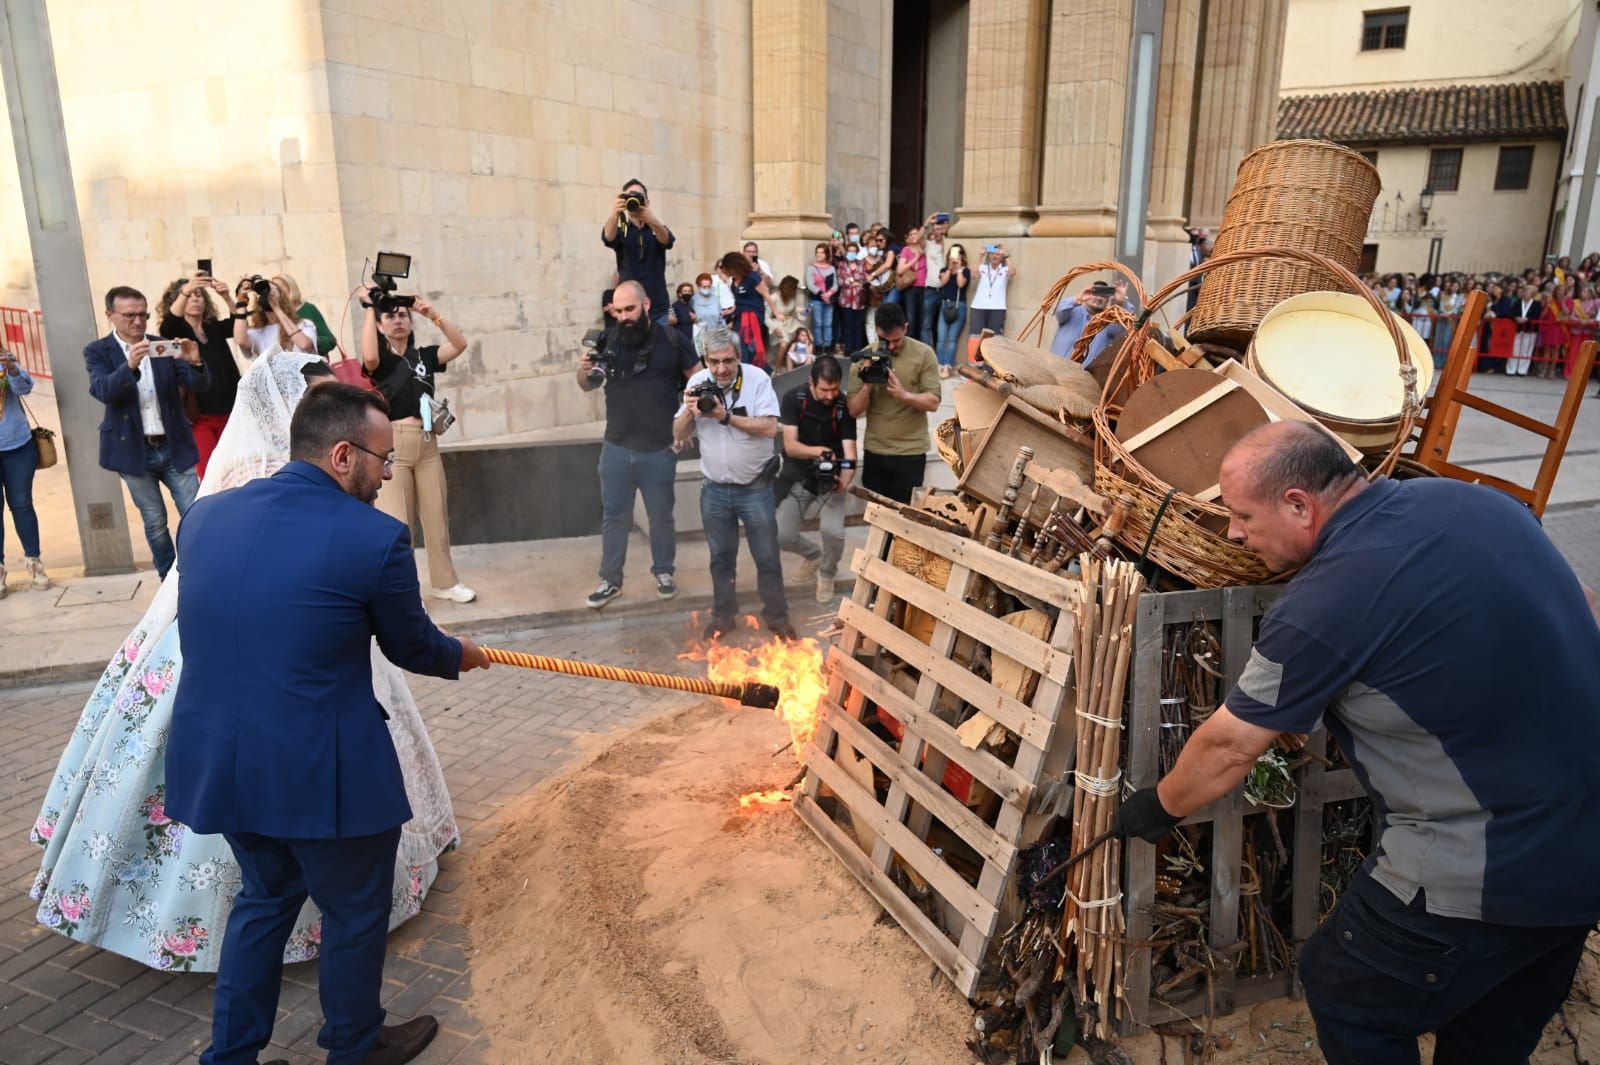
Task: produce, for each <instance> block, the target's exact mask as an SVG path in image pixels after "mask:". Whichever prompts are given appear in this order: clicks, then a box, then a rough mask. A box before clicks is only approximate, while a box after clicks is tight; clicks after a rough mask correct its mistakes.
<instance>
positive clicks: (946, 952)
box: [794, 795, 978, 997]
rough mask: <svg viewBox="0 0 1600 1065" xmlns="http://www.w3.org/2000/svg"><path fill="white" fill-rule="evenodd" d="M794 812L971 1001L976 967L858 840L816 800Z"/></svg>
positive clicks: (798, 802) (802, 802) (801, 802)
mask: <svg viewBox="0 0 1600 1065" xmlns="http://www.w3.org/2000/svg"><path fill="white" fill-rule="evenodd" d="M794 812H795V813H796V814H798V815H799V817H800V820H802V821H804V822H805V823H806V826H807V827H809V828H810V829H811V831H813V832H815V833H816V834H817V838H818V839H820V840H822V842H823V844H824V845H825V846H827V848H828V849H829V850H831V851H833V853H834V854H835V855H836V856H837V857H838V859H839V861H840V862H842V863H843V864H844V867H845V868H846V869H848V870H849V871H850V873H851V875H852V876H854V877H855V878H856V879H857V880H859V881H860V882H861V886H862V887H864V888H866V889H867V891H868V892H869V893H870V894H871V895H872V897H873V898H875V899H877V900H878V905H880V906H882V907H883V908H884V909H885V910H887V911H888V912H889V915H890V916H891V917H893V918H894V919H895V921H896V922H898V923H899V925H900V927H901V928H903V929H904V930H905V932H906V934H907V935H908V936H910V937H911V939H912V940H913V941H914V942H915V943H916V944H917V946H919V947H921V948H922V950H923V953H925V954H927V955H928V957H930V958H932V959H933V963H934V964H935V965H937V966H938V967H939V969H940V971H941V972H943V973H944V974H945V976H947V977H949V978H950V982H951V983H953V984H955V985H956V990H958V991H960V992H961V993H962V994H963V995H966V996H968V997H970V996H971V995H972V993H973V992H974V991H976V990H977V988H978V969H977V966H975V965H973V964H972V963H971V962H970V961H968V960H967V959H966V958H963V957H962V956H961V954H960V952H959V951H957V950H956V946H955V944H954V943H952V942H951V941H950V939H949V937H948V936H946V935H945V934H944V932H943V931H942V930H940V928H939V927H938V926H937V925H935V924H934V923H933V921H932V920H930V919H929V917H928V915H927V914H925V913H923V912H922V911H921V910H919V909H918V908H917V907H916V904H915V903H913V902H912V901H911V900H910V899H908V898H906V896H905V893H904V892H902V891H901V890H900V888H899V886H898V885H897V884H895V882H894V881H893V880H892V879H891V878H890V877H889V875H888V874H887V873H884V872H882V871H881V870H878V869H876V868H874V867H873V866H872V864H871V863H870V862H869V861H867V856H866V855H865V854H863V853H862V852H861V848H860V847H858V846H856V842H855V840H854V839H852V838H851V837H849V836H847V835H845V833H844V830H843V829H841V828H840V827H839V826H838V825H836V824H834V822H833V820H832V819H831V818H829V817H828V815H827V814H825V813H823V812H822V810H821V808H820V807H818V806H817V804H816V803H815V801H814V800H812V799H811V798H810V797H809V796H806V795H801V796H798V797H797V798H796V799H795V801H794Z"/></svg>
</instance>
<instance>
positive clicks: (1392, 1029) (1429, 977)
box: [224, 873, 1589, 1065]
mask: <svg viewBox="0 0 1600 1065" xmlns="http://www.w3.org/2000/svg"><path fill="white" fill-rule="evenodd" d="M1425 903H1426V898H1425V895H1424V894H1423V893H1422V892H1420V891H1419V892H1418V893H1417V896H1416V898H1415V899H1413V900H1412V902H1411V903H1410V905H1407V904H1406V903H1404V902H1401V901H1400V900H1399V899H1397V898H1395V897H1394V895H1393V894H1391V893H1390V892H1389V890H1388V889H1387V888H1385V887H1384V886H1383V885H1381V884H1379V883H1378V882H1377V881H1375V880H1373V879H1372V877H1371V876H1370V875H1368V874H1366V873H1361V874H1360V875H1358V876H1357V877H1356V878H1355V881H1354V882H1353V883H1352V884H1351V885H1350V888H1349V889H1348V890H1347V891H1346V892H1345V893H1344V896H1343V897H1342V898H1340V899H1339V905H1338V906H1337V907H1335V908H1334V911H1333V915H1332V916H1330V917H1329V918H1328V919H1327V920H1326V921H1324V922H1323V923H1322V926H1321V927H1320V928H1318V929H1317V930H1316V932H1314V933H1313V934H1312V936H1311V938H1310V939H1308V940H1306V945H1305V946H1304V947H1303V948H1302V949H1301V952H1300V976H1301V979H1302V981H1303V982H1304V983H1305V991H1306V1005H1307V1006H1308V1007H1309V1008H1310V1010H1311V1019H1312V1020H1313V1021H1315V1022H1316V1026H1317V1038H1318V1041H1319V1042H1320V1043H1321V1049H1322V1053H1323V1056H1324V1057H1325V1058H1326V1059H1327V1061H1328V1062H1329V1065H1417V1062H1418V1053H1417V1037H1418V1036H1420V1035H1422V1034H1424V1033H1425V1032H1434V1033H1436V1039H1437V1041H1436V1043H1435V1049H1434V1052H1433V1060H1434V1062H1435V1065H1469V1063H1470V1065H1512V1063H1518V1065H1523V1063H1526V1062H1527V1060H1528V1055H1529V1054H1530V1053H1532V1052H1533V1049H1534V1047H1535V1046H1537V1045H1538V1043H1539V1036H1540V1033H1541V1032H1543V1031H1544V1026H1545V1024H1546V1023H1547V1022H1548V1021H1549V1020H1550V1018H1551V1017H1553V1016H1555V1013H1556V1010H1558V1009H1560V1008H1561V1003H1562V1002H1563V1001H1564V1000H1565V999H1566V997H1567V992H1568V990H1569V989H1570V988H1571V987H1572V978H1573V975H1574V974H1575V973H1576V972H1577V969H1578V961H1579V959H1580V958H1581V957H1582V956H1583V945H1584V941H1585V940H1586V939H1587V938H1588V934H1589V929H1588V928H1587V927H1583V928H1536V927H1529V928H1521V927H1512V926H1510V925H1494V924H1487V923H1485V922H1482V921H1470V920H1464V919H1461V918H1456V917H1438V916H1435V915H1434V914H1431V913H1428V912H1427V910H1426V909H1425ZM224 942H226V941H224Z"/></svg>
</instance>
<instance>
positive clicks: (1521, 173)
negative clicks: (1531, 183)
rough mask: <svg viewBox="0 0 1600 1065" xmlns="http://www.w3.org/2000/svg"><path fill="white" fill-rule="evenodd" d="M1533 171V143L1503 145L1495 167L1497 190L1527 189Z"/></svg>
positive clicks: (1495, 185)
mask: <svg viewBox="0 0 1600 1065" xmlns="http://www.w3.org/2000/svg"><path fill="white" fill-rule="evenodd" d="M1532 172H1533V145H1531V144H1523V145H1515V146H1510V145H1507V146H1503V147H1501V149H1500V161H1499V162H1497V163H1496V164H1495V168H1494V187H1495V191H1497V192H1499V191H1504V190H1507V189H1526V188H1527V187H1528V179H1529V177H1530V175H1531V174H1532Z"/></svg>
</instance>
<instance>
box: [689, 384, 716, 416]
mask: <svg viewBox="0 0 1600 1065" xmlns="http://www.w3.org/2000/svg"><path fill="white" fill-rule="evenodd" d="M684 395H686V396H690V397H693V399H694V409H695V410H697V411H699V412H700V413H701V414H710V413H711V412H712V411H714V410H716V409H717V404H719V403H721V402H722V389H720V388H718V387H717V383H716V382H715V381H702V382H700V383H699V384H697V385H695V386H694V387H693V388H691V389H688V390H686V391H685V392H684Z"/></svg>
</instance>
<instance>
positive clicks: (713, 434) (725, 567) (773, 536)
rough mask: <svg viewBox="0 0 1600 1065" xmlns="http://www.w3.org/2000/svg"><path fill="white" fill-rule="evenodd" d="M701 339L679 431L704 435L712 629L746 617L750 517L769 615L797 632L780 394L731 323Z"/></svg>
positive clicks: (711, 633)
mask: <svg viewBox="0 0 1600 1065" xmlns="http://www.w3.org/2000/svg"><path fill="white" fill-rule="evenodd" d="M697 343H698V345H699V348H700V355H701V358H702V359H703V360H704V362H705V364H706V368H705V369H704V370H701V371H700V372H698V373H696V374H695V375H694V376H693V377H691V378H689V384H688V387H687V388H686V389H685V390H684V396H683V407H682V408H681V409H680V410H679V411H678V416H677V418H675V419H674V420H673V423H672V435H673V440H674V442H675V445H676V446H677V447H679V448H682V447H686V446H688V443H689V440H690V438H691V436H698V437H699V438H700V472H701V473H702V474H704V475H705V484H704V485H703V486H702V487H701V489H700V518H701V521H702V523H703V524H704V526H705V532H706V546H707V547H708V548H710V550H711V595H712V603H711V624H710V625H709V626H707V628H706V632H705V636H706V639H708V640H713V639H716V638H717V637H718V636H720V635H722V634H723V633H725V632H728V631H729V630H731V629H732V628H733V627H734V625H735V624H736V622H737V621H738V616H739V596H738V592H737V590H736V588H735V585H734V577H735V574H736V572H737V569H738V562H739V525H740V523H743V525H744V531H745V537H746V538H747V539H748V540H749V543H750V557H751V558H753V559H754V560H755V564H756V588H757V590H758V591H759V592H760V594H761V617H762V620H764V621H765V622H766V624H767V628H768V629H769V630H770V631H771V632H772V633H773V634H774V635H776V636H779V637H781V638H783V639H785V640H793V639H795V638H796V637H795V631H794V626H792V625H790V624H789V602H788V600H787V599H785V598H784V594H783V564H782V562H781V560H780V558H779V554H778V517H777V508H776V505H775V503H774V502H773V498H772V481H773V477H774V475H775V474H776V473H777V469H778V457H777V456H776V455H774V454H773V451H772V439H773V437H775V436H776V435H777V433H778V396H777V393H775V392H774V391H773V390H772V380H771V379H770V378H769V377H768V376H767V375H766V373H765V372H764V371H763V370H761V369H760V368H758V367H755V366H751V365H748V364H746V363H742V362H740V359H739V344H738V341H736V340H735V339H734V337H733V334H732V333H730V332H728V330H726V329H724V328H722V327H721V326H711V327H710V328H708V329H705V330H704V331H702V332H701V334H700V337H699V340H698V341H697Z"/></svg>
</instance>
